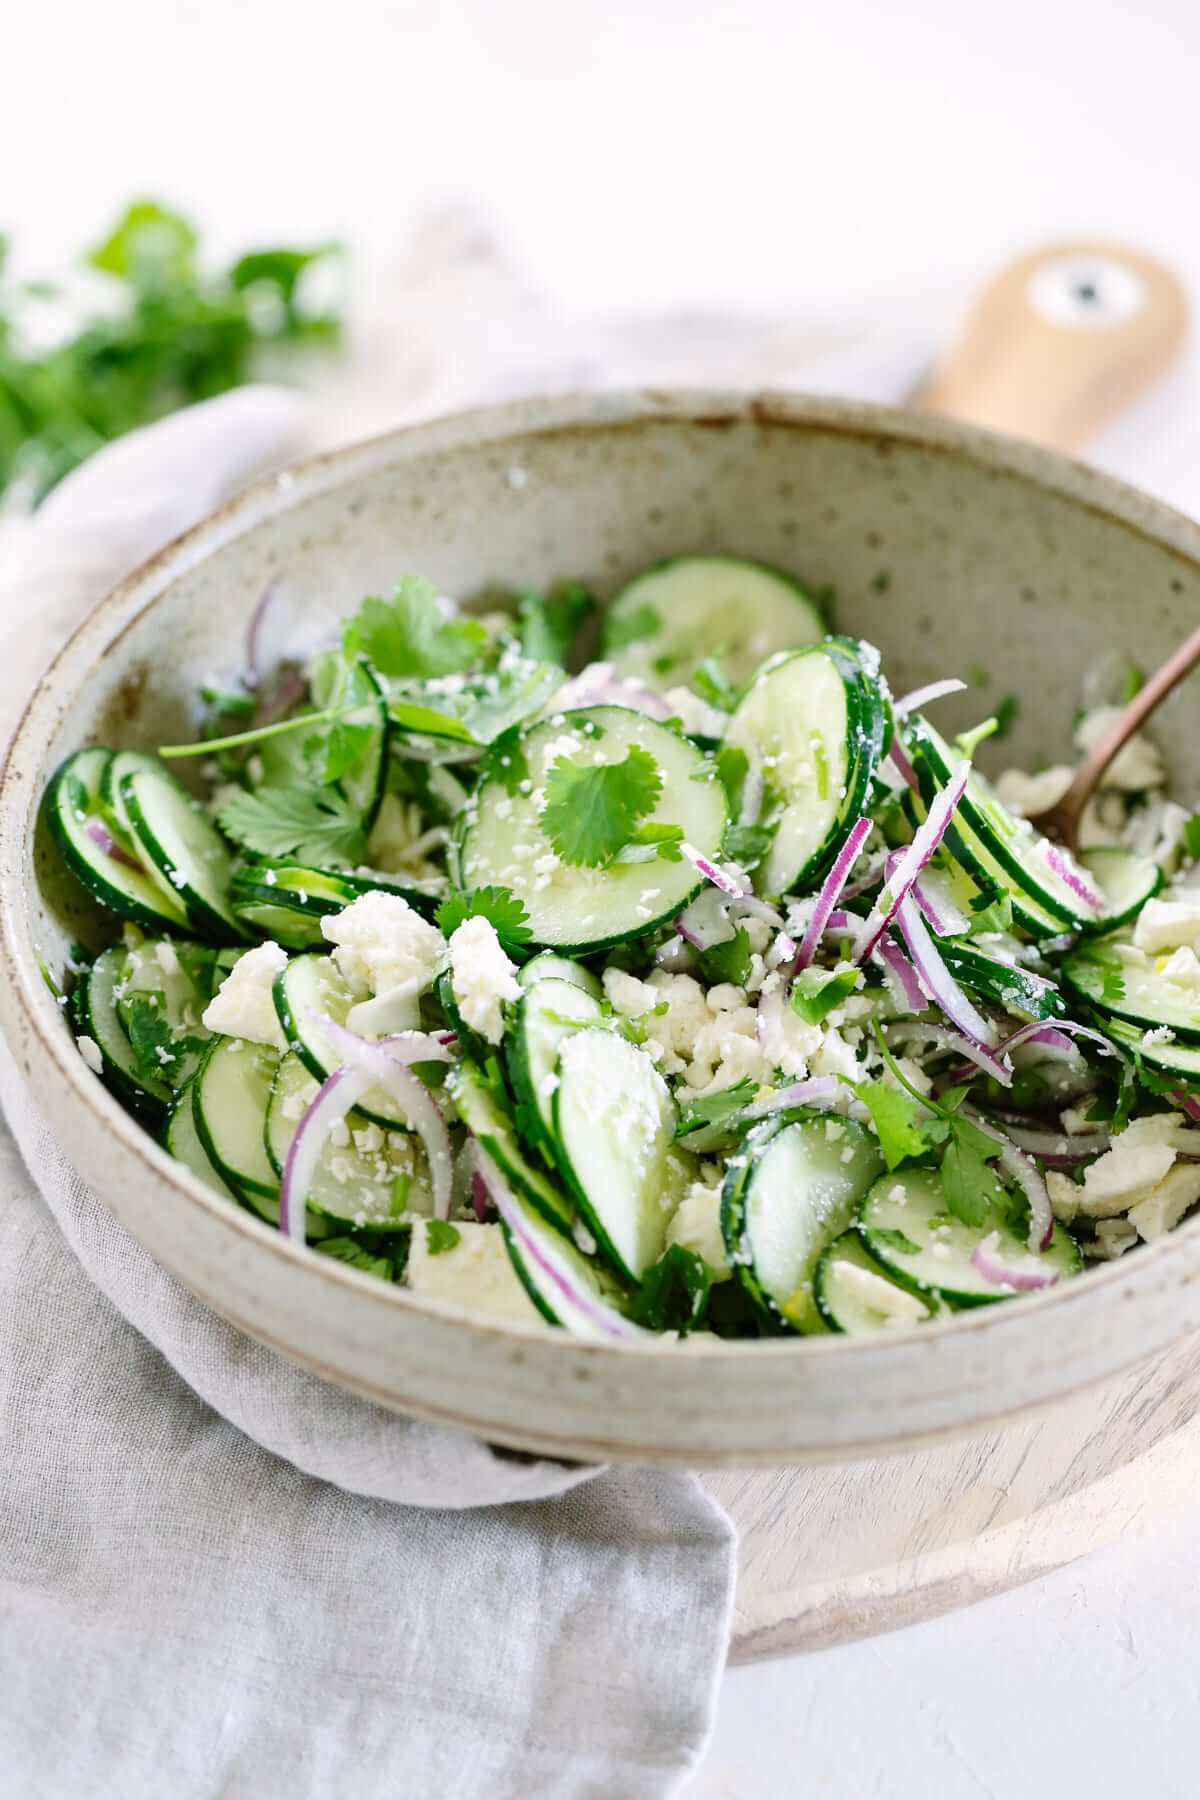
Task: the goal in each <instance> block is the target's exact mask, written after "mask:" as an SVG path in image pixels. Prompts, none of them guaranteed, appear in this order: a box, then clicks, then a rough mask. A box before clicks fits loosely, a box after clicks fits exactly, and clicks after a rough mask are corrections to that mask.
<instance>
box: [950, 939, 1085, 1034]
mask: <svg viewBox="0 0 1200 1800" xmlns="http://www.w3.org/2000/svg"><path fill="white" fill-rule="evenodd" d="M937 947H938V951H939V953H940V955H941V958H942V961H943V962H944V963H945V965H946V967H947V968H948V969H949V971H950V973H951V974H952V975H953V976H954V978H955V980H956V981H957V982H959V983H960V984H961V986H963V987H965V988H966V989H967V990H968V991H969V992H970V993H972V994H974V995H975V996H976V998H977V999H979V1000H982V1001H983V1002H984V1004H985V1005H987V1006H999V1007H1002V1008H1003V1010H1004V1011H1005V1012H1010V1013H1014V1014H1015V1015H1016V1017H1017V1018H1019V1019H1025V1020H1028V1021H1032V1020H1034V1019H1061V1018H1062V1017H1063V1016H1064V1014H1065V1013H1066V1010H1067V1007H1066V1002H1065V1001H1064V999H1063V997H1062V995H1061V994H1060V993H1059V991H1058V989H1057V988H1056V987H1055V986H1054V985H1053V983H1051V982H1047V981H1044V980H1042V979H1041V978H1040V977H1038V976H1036V975H1033V974H1031V973H1030V971H1029V970H1028V969H1022V968H1020V967H1019V966H1017V965H1015V964H1013V963H1007V962H1004V961H1002V960H1001V958H1000V957H998V956H989V955H987V953H986V952H985V951H983V950H978V949H976V947H975V946H974V944H970V943H966V942H963V941H961V940H959V939H947V938H939V939H938V940H937Z"/></svg>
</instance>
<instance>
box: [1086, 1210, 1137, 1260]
mask: <svg viewBox="0 0 1200 1800" xmlns="http://www.w3.org/2000/svg"><path fill="white" fill-rule="evenodd" d="M1137 1239H1138V1234H1137V1228H1136V1226H1133V1225H1131V1224H1130V1223H1129V1220H1128V1219H1101V1220H1100V1221H1099V1223H1098V1224H1097V1226H1096V1236H1095V1239H1094V1240H1093V1242H1092V1243H1090V1244H1088V1243H1084V1244H1083V1245H1081V1249H1082V1251H1083V1254H1084V1255H1085V1256H1087V1257H1090V1258H1092V1259H1093V1260H1095V1261H1100V1262H1113V1261H1115V1260H1116V1258H1117V1257H1118V1256H1124V1254H1125V1252H1126V1250H1132V1249H1133V1246H1134V1245H1135V1244H1136V1243H1137Z"/></svg>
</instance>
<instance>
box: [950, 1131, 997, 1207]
mask: <svg viewBox="0 0 1200 1800" xmlns="http://www.w3.org/2000/svg"><path fill="white" fill-rule="evenodd" d="M968 1123H969V1121H968V1120H966V1119H956V1120H955V1121H954V1124H953V1126H952V1127H951V1137H950V1142H949V1143H948V1144H947V1145H946V1154H945V1156H944V1157H943V1158H942V1187H943V1189H944V1190H945V1194H946V1210H947V1211H948V1212H949V1213H951V1214H952V1216H953V1217H954V1218H956V1219H958V1220H960V1221H961V1222H962V1224H964V1225H971V1226H980V1225H985V1224H986V1223H987V1221H988V1218H989V1216H990V1214H991V1213H992V1211H993V1209H994V1208H995V1207H996V1205H997V1204H998V1203H1000V1202H1002V1201H1003V1199H1004V1193H1003V1189H1002V1188H1001V1186H1000V1183H999V1182H998V1181H997V1179H996V1176H995V1174H994V1173H993V1171H992V1169H991V1168H990V1167H989V1163H988V1159H987V1158H986V1157H985V1156H984V1154H983V1152H982V1151H981V1150H980V1149H979V1148H978V1146H977V1144H976V1143H975V1142H974V1141H973V1139H972V1137H971V1136H970V1135H969V1134H968V1132H967V1131H965V1130H964V1127H965V1126H967V1125H968ZM975 1136H976V1137H978V1138H982V1140H983V1142H984V1143H985V1144H987V1145H988V1146H989V1149H990V1151H991V1155H992V1156H995V1155H996V1152H997V1151H998V1149H999V1145H998V1144H996V1143H993V1142H992V1140H991V1139H990V1138H988V1137H985V1136H984V1134H983V1133H982V1132H978V1133H976V1134H975Z"/></svg>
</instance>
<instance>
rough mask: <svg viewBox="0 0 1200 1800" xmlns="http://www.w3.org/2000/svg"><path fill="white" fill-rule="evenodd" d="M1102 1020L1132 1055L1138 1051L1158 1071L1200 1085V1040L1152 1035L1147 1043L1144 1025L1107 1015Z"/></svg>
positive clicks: (1109, 1033) (1108, 1033)
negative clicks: (1188, 1041)
mask: <svg viewBox="0 0 1200 1800" xmlns="http://www.w3.org/2000/svg"><path fill="white" fill-rule="evenodd" d="M1098 1022H1099V1024H1100V1027H1101V1029H1102V1030H1103V1031H1104V1033H1105V1035H1106V1036H1108V1037H1110V1038H1111V1039H1112V1041H1113V1043H1114V1044H1116V1045H1117V1046H1118V1047H1119V1048H1120V1049H1121V1050H1124V1051H1125V1052H1126V1053H1127V1054H1128V1055H1133V1054H1134V1053H1136V1055H1137V1057H1138V1059H1139V1061H1140V1062H1141V1063H1142V1065H1143V1066H1144V1067H1145V1068H1147V1069H1150V1070H1152V1071H1153V1072H1154V1073H1155V1074H1156V1075H1164V1076H1177V1077H1178V1079H1179V1081H1180V1083H1181V1085H1183V1086H1185V1087H1196V1086H1198V1085H1200V1044H1186V1043H1185V1044H1179V1043H1176V1042H1175V1041H1174V1039H1173V1038H1168V1039H1162V1038H1158V1039H1155V1038H1151V1039H1150V1041H1149V1043H1147V1041H1146V1033H1145V1031H1143V1030H1142V1029H1141V1027H1140V1026H1137V1025H1127V1024H1126V1023H1125V1021H1124V1020H1123V1019H1113V1018H1107V1017H1104V1016H1103V1015H1100V1016H1099V1020H1098Z"/></svg>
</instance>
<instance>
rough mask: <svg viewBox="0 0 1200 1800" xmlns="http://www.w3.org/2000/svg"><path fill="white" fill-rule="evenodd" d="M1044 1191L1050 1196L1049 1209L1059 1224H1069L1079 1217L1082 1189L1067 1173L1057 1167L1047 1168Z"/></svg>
mask: <svg viewBox="0 0 1200 1800" xmlns="http://www.w3.org/2000/svg"><path fill="white" fill-rule="evenodd" d="M1046 1192H1047V1193H1048V1194H1049V1196H1050V1210H1051V1212H1052V1213H1053V1214H1054V1216H1055V1218H1056V1219H1057V1220H1058V1221H1059V1223H1060V1224H1061V1225H1070V1224H1071V1223H1072V1222H1073V1220H1075V1219H1077V1218H1078V1217H1079V1201H1080V1197H1081V1192H1082V1190H1081V1189H1080V1188H1078V1187H1077V1186H1076V1185H1075V1183H1074V1182H1073V1181H1072V1180H1071V1177H1070V1176H1069V1175H1064V1174H1063V1173H1062V1172H1061V1170H1059V1169H1047V1170H1046Z"/></svg>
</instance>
